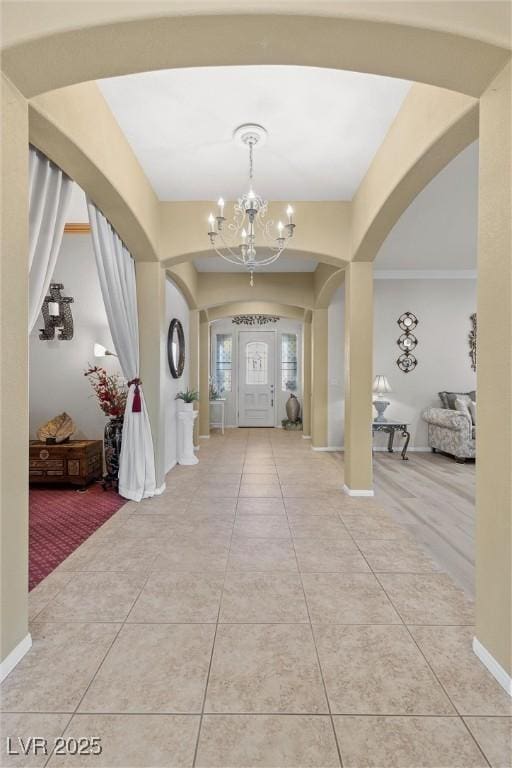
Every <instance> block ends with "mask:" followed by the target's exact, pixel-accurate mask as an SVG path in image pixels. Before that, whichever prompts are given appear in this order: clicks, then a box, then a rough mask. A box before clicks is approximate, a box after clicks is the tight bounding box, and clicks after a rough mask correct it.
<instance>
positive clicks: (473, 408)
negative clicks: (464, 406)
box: [468, 400, 476, 426]
mask: <svg viewBox="0 0 512 768" xmlns="http://www.w3.org/2000/svg"><path fill="white" fill-rule="evenodd" d="M468 408H469V412H470V414H471V421H472V422H473V424H474V425H475V426H476V402H475V401H474V400H470V401H469V405H468Z"/></svg>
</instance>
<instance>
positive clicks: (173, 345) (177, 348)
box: [167, 318, 185, 379]
mask: <svg viewBox="0 0 512 768" xmlns="http://www.w3.org/2000/svg"><path fill="white" fill-rule="evenodd" d="M167 360H168V361H169V368H170V371H171V376H172V377H173V379H179V378H180V376H181V375H182V374H183V370H184V368H185V334H184V333H183V326H182V324H181V323H180V321H179V320H178V319H177V318H173V319H172V320H171V322H170V324H169V332H168V333H167Z"/></svg>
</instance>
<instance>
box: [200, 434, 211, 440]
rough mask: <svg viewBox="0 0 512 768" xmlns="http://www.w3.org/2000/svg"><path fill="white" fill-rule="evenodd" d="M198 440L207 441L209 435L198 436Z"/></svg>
mask: <svg viewBox="0 0 512 768" xmlns="http://www.w3.org/2000/svg"><path fill="white" fill-rule="evenodd" d="M199 439H200V440H209V439H210V435H199Z"/></svg>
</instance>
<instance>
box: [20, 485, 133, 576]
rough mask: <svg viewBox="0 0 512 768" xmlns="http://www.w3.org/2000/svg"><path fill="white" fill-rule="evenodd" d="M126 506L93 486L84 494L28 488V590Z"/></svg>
mask: <svg viewBox="0 0 512 768" xmlns="http://www.w3.org/2000/svg"><path fill="white" fill-rule="evenodd" d="M123 504H126V499H123V498H121V496H118V494H117V493H115V492H114V491H112V490H109V491H104V490H103V489H102V487H101V485H99V484H93V485H91V486H89V488H87V490H86V491H85V492H83V493H82V492H78V491H76V490H73V489H69V490H68V489H62V488H48V487H44V488H42V487H40V488H37V487H36V488H31V489H30V494H29V512H30V549H29V589H34V587H35V586H37V584H39V582H40V581H42V580H43V579H44V578H46V576H48V574H49V573H51V572H52V571H53V570H54V569H55V568H56V567H57V566H58V565H59V564H60V563H62V561H63V560H65V559H66V557H68V555H70V554H71V553H72V552H74V550H75V549H77V547H79V546H80V544H81V543H82V542H83V541H85V539H88V538H89V536H90V535H91V534H92V533H94V531H95V530H96V529H97V528H99V527H100V525H103V523H104V522H105V521H106V520H108V519H109V517H112V515H113V514H114V512H117V510H118V509H119V508H120V507H122V506H123Z"/></svg>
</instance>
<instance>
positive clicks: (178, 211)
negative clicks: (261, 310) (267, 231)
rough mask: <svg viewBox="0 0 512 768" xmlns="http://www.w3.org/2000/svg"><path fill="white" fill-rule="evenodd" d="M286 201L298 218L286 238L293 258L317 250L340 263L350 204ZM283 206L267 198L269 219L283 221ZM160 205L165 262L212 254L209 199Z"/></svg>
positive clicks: (344, 251)
mask: <svg viewBox="0 0 512 768" xmlns="http://www.w3.org/2000/svg"><path fill="white" fill-rule="evenodd" d="M290 202H291V203H293V209H294V212H295V219H296V220H297V221H300V227H297V228H296V230H295V234H294V236H293V240H291V241H290V250H293V252H294V253H296V258H297V259H300V258H301V254H304V256H311V254H318V255H319V256H320V257H321V258H322V259H323V260H325V261H329V262H332V263H333V264H335V265H338V267H340V266H343V265H344V263H345V262H346V261H348V259H349V258H350V252H349V248H350V241H349V235H350V232H349V215H350V204H349V203H346V202H340V201H339V202H333V201H330V200H326V201H322V202H301V201H299V202H295V201H293V200H291V201H290ZM232 205H233V203H232V202H229V201H228V202H226V212H227V214H228V213H229V212H230V211H231V210H232ZM286 206H287V203H286V202H274V201H269V207H268V218H269V220H273V221H276V222H277V221H279V220H281V219H282V220H283V221H286ZM160 209H161V210H160V216H161V238H160V252H161V258H162V259H163V260H164V261H165V263H166V266H172V265H173V264H176V263H181V262H182V261H187V260H191V259H193V258H194V257H195V256H197V255H198V254H201V255H205V256H211V255H212V250H211V247H210V241H209V238H208V229H209V226H208V216H209V214H210V213H213V214H214V215H215V214H216V212H217V211H216V206H215V204H214V203H212V201H208V200H206V201H189V202H171V203H161V204H160ZM230 215H231V214H230Z"/></svg>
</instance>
